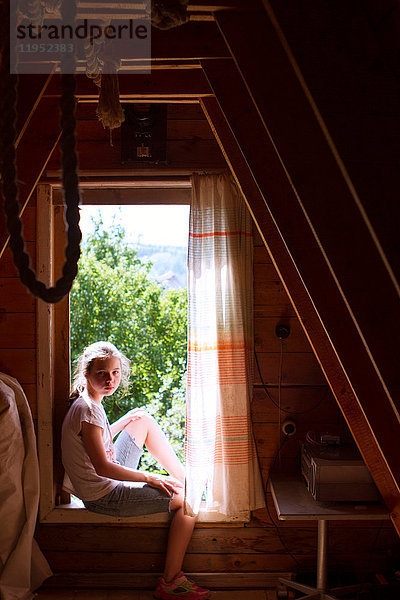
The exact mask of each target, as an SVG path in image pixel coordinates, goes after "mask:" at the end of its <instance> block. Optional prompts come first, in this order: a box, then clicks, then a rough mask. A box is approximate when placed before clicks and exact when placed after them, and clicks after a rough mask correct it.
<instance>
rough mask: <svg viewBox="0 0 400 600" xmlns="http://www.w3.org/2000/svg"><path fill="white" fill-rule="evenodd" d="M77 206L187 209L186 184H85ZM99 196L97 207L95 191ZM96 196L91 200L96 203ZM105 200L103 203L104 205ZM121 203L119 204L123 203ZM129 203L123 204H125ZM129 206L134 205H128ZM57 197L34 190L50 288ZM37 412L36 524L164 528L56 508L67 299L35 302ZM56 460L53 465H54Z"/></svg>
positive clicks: (54, 272) (60, 222) (210, 517)
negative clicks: (181, 206) (179, 206)
mask: <svg viewBox="0 0 400 600" xmlns="http://www.w3.org/2000/svg"><path fill="white" fill-rule="evenodd" d="M80 187H81V192H82V204H91V205H96V204H97V205H100V204H104V205H110V204H115V205H121V204H163V205H165V204H190V199H191V182H190V178H188V177H187V175H186V177H184V178H182V177H180V178H179V177H178V178H177V179H174V178H173V177H172V178H171V177H169V178H168V179H163V180H157V178H154V179H153V178H148V179H147V180H146V181H143V180H141V181H137V180H136V181H135V180H127V179H125V180H123V181H115V180H114V181H109V182H105V181H99V180H94V181H87V182H83V183H82V184H81V186H80ZM99 189H101V190H102V192H103V193H102V199H101V200H102V201H101V202H100V201H99V198H98V191H99ZM96 191H97V194H96ZM96 196H97V197H96ZM105 200H107V201H105ZM123 200H125V202H124V201H123ZM128 200H129V201H128ZM132 200H134V201H132ZM63 213H64V210H63V204H62V191H61V185H60V183H59V182H57V183H55V182H50V183H41V184H39V185H38V187H37V271H38V273H39V274H40V278H41V280H42V281H43V282H44V283H45V284H46V285H53V283H54V280H55V277H59V274H60V273H61V268H62V264H63V261H64V245H65V235H62V234H61V230H63V231H62V233H63V234H64V231H65V226H64V219H63ZM36 330H37V408H38V457H39V470H40V501H39V521H40V523H61V522H63V523H99V524H100V523H103V524H107V523H124V524H149V523H155V524H160V523H167V522H169V520H170V518H171V517H170V515H169V514H167V513H165V514H162V513H159V514H156V515H142V516H140V517H123V518H122V517H111V516H108V515H101V514H97V513H93V512H90V511H88V510H87V509H86V508H85V507H84V506H83V504H82V503H78V502H75V501H74V500H73V499H72V500H71V501H70V502H69V503H68V504H65V503H64V504H63V503H62V502H60V494H59V493H58V490H57V489H56V488H57V484H56V478H55V469H56V468H61V457H60V448H59V443H57V442H56V443H55V440H54V438H55V435H56V433H57V431H59V430H60V428H61V422H62V418H63V416H64V415H65V412H66V410H65V407H66V402H65V399H66V398H67V397H68V394H69V383H70V364H69V362H70V348H69V297H67V298H66V299H64V300H63V301H62V302H60V303H58V304H56V305H52V304H47V303H45V302H43V301H41V300H40V301H38V302H37V327H36ZM55 457H56V459H55ZM248 520H250V514H249V515H248V516H247V515H246V516H242V517H240V518H228V517H223V516H221V515H219V514H217V513H213V512H206V511H205V510H204V511H201V512H200V514H199V517H198V522H199V523H202V522H203V523H216V524H217V523H221V524H223V523H227V524H233V525H234V524H235V523H237V524H238V525H240V524H243V523H244V522H246V521H248Z"/></svg>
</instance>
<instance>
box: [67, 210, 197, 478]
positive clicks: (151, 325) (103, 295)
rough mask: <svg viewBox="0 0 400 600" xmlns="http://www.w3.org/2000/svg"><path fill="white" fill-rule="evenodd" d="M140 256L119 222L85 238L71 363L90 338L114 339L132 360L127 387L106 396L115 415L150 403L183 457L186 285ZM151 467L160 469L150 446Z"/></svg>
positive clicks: (73, 300)
mask: <svg viewBox="0 0 400 600" xmlns="http://www.w3.org/2000/svg"><path fill="white" fill-rule="evenodd" d="M150 270H151V263H148V262H144V260H141V259H140V258H138V252H137V250H135V249H134V248H132V247H131V246H130V244H128V242H127V238H126V234H125V231H124V229H123V228H122V227H121V226H120V225H115V224H114V226H113V227H111V228H110V227H107V228H106V227H105V226H104V225H103V223H102V221H101V220H98V221H97V222H96V225H95V229H94V232H93V233H91V234H90V235H89V236H88V237H87V238H86V240H85V241H84V243H83V246H82V256H81V259H80V262H79V272H78V275H77V278H76V280H75V283H74V286H73V289H72V292H71V296H70V320H71V332H70V333H71V362H72V365H73V366H74V362H75V360H76V358H77V356H78V355H79V354H80V353H81V351H82V350H83V348H84V347H85V346H87V345H88V344H91V343H92V342H95V341H99V340H108V341H110V342H112V343H113V344H115V345H116V346H117V348H119V349H120V350H122V352H124V353H125V354H126V356H127V357H128V358H129V359H130V360H131V363H132V370H131V379H130V385H129V389H128V390H127V391H120V390H119V391H117V392H116V393H115V394H114V395H113V396H112V397H111V398H109V399H107V398H106V399H105V402H104V407H105V410H106V412H107V414H108V417H109V419H110V421H111V422H112V421H114V420H116V419H117V418H119V417H120V416H121V415H122V414H124V413H125V412H126V411H127V410H129V409H131V408H135V407H141V406H143V407H145V408H146V409H147V410H148V411H149V412H150V413H151V414H152V415H154V416H156V418H157V420H158V422H159V423H160V425H161V427H162V429H163V430H164V432H165V433H166V435H167V436H168V437H169V439H170V440H171V442H172V444H173V446H174V448H175V451H176V452H177V454H178V456H179V457H180V459H181V460H182V461H183V460H184V448H183V442H184V423H185V381H186V355H187V331H186V327H187V298H186V290H185V289H164V288H163V287H162V286H161V285H160V284H159V283H157V282H156V281H155V280H154V278H153V277H152V276H151V274H150ZM141 466H142V467H143V468H144V469H146V470H153V471H154V470H156V464H155V461H153V459H152V457H151V456H150V455H149V454H148V453H147V452H146V453H145V454H144V455H143V457H142V460H141Z"/></svg>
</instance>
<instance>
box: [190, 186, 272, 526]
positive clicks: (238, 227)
mask: <svg viewBox="0 0 400 600" xmlns="http://www.w3.org/2000/svg"><path fill="white" fill-rule="evenodd" d="M192 186H193V198H192V206H191V212H190V232H189V256H188V278H189V279H188V339H189V342H188V344H189V347H188V386H187V402H186V406H187V409H186V410H187V418H186V448H185V450H186V467H187V482H186V500H187V503H188V505H189V506H190V507H191V508H192V510H193V512H194V513H196V514H197V513H198V512H199V508H200V503H201V501H202V499H205V508H206V510H207V511H216V512H217V513H219V514H221V515H225V516H227V517H231V518H237V519H247V518H248V517H249V511H250V510H253V509H255V508H260V507H263V506H265V501H264V493H263V488H262V483H261V477H260V473H259V468H258V462H257V456H256V449H255V444H254V440H253V435H252V430H251V418H250V399H251V393H252V382H253V373H252V371H253V312H252V306H253V239H252V232H251V231H252V230H251V217H250V215H249V213H248V210H247V208H246V205H245V203H244V200H243V198H242V197H241V195H240V192H239V191H238V189H237V187H236V185H235V183H234V181H233V180H232V178H231V177H230V175H228V174H222V175H193V177H192Z"/></svg>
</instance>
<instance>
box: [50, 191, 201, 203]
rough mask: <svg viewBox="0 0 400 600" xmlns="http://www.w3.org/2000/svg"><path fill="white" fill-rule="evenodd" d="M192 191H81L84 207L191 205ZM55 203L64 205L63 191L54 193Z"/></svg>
mask: <svg viewBox="0 0 400 600" xmlns="http://www.w3.org/2000/svg"><path fill="white" fill-rule="evenodd" d="M191 195H192V192H191V189H190V188H187V189H179V188H176V189H174V188H165V189H163V188H153V189H150V188H149V189H140V188H139V189H135V188H100V189H98V188H97V189H81V203H82V205H90V204H92V205H110V204H113V205H124V204H126V205H128V204H145V205H147V204H190V201H191ZM54 203H55V204H60V205H61V204H62V203H63V195H62V193H61V191H58V192H54Z"/></svg>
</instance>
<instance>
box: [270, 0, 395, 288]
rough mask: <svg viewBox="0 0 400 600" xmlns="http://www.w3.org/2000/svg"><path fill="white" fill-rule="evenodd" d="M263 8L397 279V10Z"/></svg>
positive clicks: (292, 4)
mask: <svg viewBox="0 0 400 600" xmlns="http://www.w3.org/2000/svg"><path fill="white" fill-rule="evenodd" d="M265 5H266V7H267V9H268V13H269V14H270V15H271V17H270V18H271V22H272V23H273V25H274V28H275V30H276V32H277V35H279V38H280V39H281V42H282V46H283V48H284V49H285V52H286V54H287V57H288V60H289V61H290V63H291V65H292V66H293V69H294V70H295V72H296V75H297V77H298V79H299V83H300V84H301V85H302V87H303V88H306V89H307V94H308V95H309V97H310V98H311V99H312V100H313V101H314V103H315V105H317V106H318V111H319V114H320V116H321V119H322V120H323V122H324V123H325V124H326V127H327V128H328V130H329V135H330V137H331V140H332V142H333V143H334V146H335V148H336V149H337V152H338V154H339V155H340V157H341V158H342V160H343V163H344V165H345V168H346V171H347V173H348V175H349V177H350V178H351V181H352V183H353V185H354V187H355V189H356V191H357V194H358V199H359V203H360V210H361V211H362V212H363V213H365V216H366V218H367V219H368V221H369V222H370V224H371V227H372V228H373V231H374V233H375V235H376V237H377V239H378V241H379V243H380V244H381V246H382V250H383V252H384V254H385V256H386V258H387V261H388V263H389V264H390V267H391V268H392V269H393V272H394V273H395V274H396V277H397V281H400V251H399V244H398V238H399V227H398V224H399V222H400V203H399V202H398V189H399V186H400V174H399V168H398V156H399V154H400V119H399V112H400V100H399V95H398V80H399V74H400V63H399V60H398V58H399V49H400V44H399V35H398V23H399V16H400V5H399V4H398V3H396V2H390V1H389V2H386V1H383V2H379V1H376V0H375V1H373V2H367V3H363V2H345V3H340V4H336V3H335V6H333V4H332V3H331V2H330V1H329V0H316V1H314V2H306V3H302V4H301V5H300V4H299V3H298V2H296V0H289V1H288V2H284V3H283V2H279V0H278V1H275V0H269V2H265ZM317 55H318V60H316V59H315V57H316V56H317Z"/></svg>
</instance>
